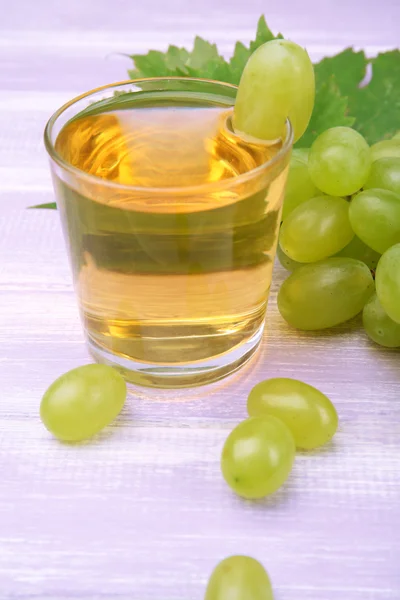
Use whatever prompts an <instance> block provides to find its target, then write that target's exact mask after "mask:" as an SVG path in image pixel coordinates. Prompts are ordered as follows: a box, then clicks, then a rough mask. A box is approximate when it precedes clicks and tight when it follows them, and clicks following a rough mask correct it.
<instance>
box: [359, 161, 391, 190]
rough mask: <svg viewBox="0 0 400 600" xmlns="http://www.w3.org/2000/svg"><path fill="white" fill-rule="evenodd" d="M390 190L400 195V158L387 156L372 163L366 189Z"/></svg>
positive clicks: (365, 185)
mask: <svg viewBox="0 0 400 600" xmlns="http://www.w3.org/2000/svg"><path fill="white" fill-rule="evenodd" d="M370 188H375V189H382V190H390V191H391V192H394V193H395V194H400V158H396V157H393V156H387V157H385V158H380V159H379V160H376V161H374V162H373V163H372V167H371V171H370V173H369V177H368V179H367V181H366V182H365V184H364V189H366V190H367V189H370Z"/></svg>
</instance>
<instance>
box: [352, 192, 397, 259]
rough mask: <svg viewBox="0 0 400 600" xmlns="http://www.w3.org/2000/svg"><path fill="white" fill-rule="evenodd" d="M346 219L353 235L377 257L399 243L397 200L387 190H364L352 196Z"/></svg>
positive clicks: (395, 196) (395, 195) (394, 195)
mask: <svg viewBox="0 0 400 600" xmlns="http://www.w3.org/2000/svg"><path fill="white" fill-rule="evenodd" d="M349 217H350V223H351V225H352V228H353V230H354V232H355V233H356V235H357V236H358V237H359V238H360V239H361V240H362V241H363V242H365V243H366V244H367V245H368V246H369V247H370V248H373V250H375V251H376V252H379V253H380V254H382V253H383V252H385V251H386V250H387V249H388V248H390V246H393V244H397V243H399V242H400V196H398V195H397V194H394V193H393V192H390V191H389V190H381V189H370V190H364V191H363V192H360V193H359V194H357V195H356V196H354V197H353V199H352V201H351V202H350V209H349Z"/></svg>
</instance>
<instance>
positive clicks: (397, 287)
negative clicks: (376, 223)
mask: <svg viewBox="0 0 400 600" xmlns="http://www.w3.org/2000/svg"><path fill="white" fill-rule="evenodd" d="M375 283H376V294H377V296H378V298H379V302H380V303H381V304H382V307H383V309H384V310H385V311H386V313H387V314H388V316H389V317H390V318H391V319H392V320H393V321H395V323H400V244H396V245H395V246H392V247H391V248H389V250H386V252H385V253H384V254H383V255H382V258H381V259H380V261H379V263H378V267H377V269H376V276H375Z"/></svg>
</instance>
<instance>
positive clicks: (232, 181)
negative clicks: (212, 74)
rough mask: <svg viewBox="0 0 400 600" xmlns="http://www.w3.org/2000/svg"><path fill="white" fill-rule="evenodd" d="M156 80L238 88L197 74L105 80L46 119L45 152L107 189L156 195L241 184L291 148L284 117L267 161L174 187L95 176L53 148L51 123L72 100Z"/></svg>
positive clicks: (194, 192)
mask: <svg viewBox="0 0 400 600" xmlns="http://www.w3.org/2000/svg"><path fill="white" fill-rule="evenodd" d="M157 81H160V82H161V81H164V82H166V81H181V82H198V83H208V84H212V85H216V86H220V87H223V88H230V89H236V90H237V86H236V85H233V84H231V83H225V82H224V81H216V80H214V79H206V78H204V79H203V78H199V77H143V78H140V79H125V80H123V81H117V82H115V83H108V84H106V85H102V86H99V87H97V88H93V89H91V90H89V91H87V92H84V93H83V94H80V95H79V96H75V97H74V98H72V99H71V100H69V101H68V102H66V103H64V104H63V105H62V106H60V108H58V109H57V110H56V111H55V112H54V113H53V114H52V116H51V117H50V118H49V120H48V121H47V123H46V126H45V129H44V144H45V148H46V151H47V153H48V155H49V156H50V158H51V159H52V160H53V161H54V162H55V163H57V165H58V166H59V167H61V168H62V169H64V170H65V171H67V172H69V173H70V174H71V175H73V176H75V177H79V178H81V179H83V180H85V181H86V182H88V183H89V184H95V185H100V184H101V185H102V186H105V187H107V188H110V189H114V190H115V191H125V192H127V191H128V192H129V191H130V192H139V193H143V192H146V194H158V195H171V194H174V195H182V194H185V195H195V194H198V193H199V192H210V191H211V192H212V191H220V190H221V189H222V190H225V189H229V188H231V187H234V186H236V185H240V184H242V183H248V182H249V181H251V180H252V179H255V178H257V177H258V176H260V175H261V174H262V173H263V172H264V171H267V170H269V169H270V168H271V167H273V166H274V165H276V164H278V163H279V162H280V160H281V159H282V158H283V157H284V156H285V155H286V154H287V152H288V151H289V150H290V148H291V146H292V143H293V129H292V125H291V123H290V120H289V119H286V136H285V140H284V141H283V144H282V147H281V148H280V149H279V150H278V152H277V153H276V154H275V155H274V156H273V157H272V158H271V159H269V160H267V161H266V162H264V163H262V164H261V165H258V166H257V167H255V168H254V169H250V170H249V171H246V172H245V173H241V174H240V175H237V176H236V177H230V178H227V179H222V180H220V181H211V182H207V183H201V184H196V185H189V186H176V187H175V186H171V187H166V186H165V187H149V186H138V185H129V184H124V183H118V182H115V181H109V180H107V179H103V178H102V177H97V175H91V174H89V173H86V172H85V171H83V170H81V169H78V168H77V167H74V166H73V165H72V164H71V163H69V162H68V161H66V160H65V159H64V158H63V157H62V156H61V155H60V154H59V153H58V152H57V151H56V149H55V145H54V144H53V142H52V139H51V135H52V132H53V127H54V125H55V124H56V122H57V120H58V118H59V117H60V116H61V115H62V114H63V113H64V112H65V111H66V110H67V109H68V108H70V107H71V106H73V105H74V104H77V103H78V102H79V101H81V100H83V99H84V98H88V97H89V96H92V95H94V94H96V93H97V92H102V91H103V90H108V89H111V88H115V87H121V86H125V85H132V84H133V85H135V84H138V83H144V82H157ZM232 108H233V105H232ZM235 135H236V134H235ZM242 139H243V138H242ZM251 139H253V140H254V141H256V142H257V143H258V144H261V145H262V144H263V140H259V139H256V138H249V141H251ZM266 145H269V142H268V144H267V142H266Z"/></svg>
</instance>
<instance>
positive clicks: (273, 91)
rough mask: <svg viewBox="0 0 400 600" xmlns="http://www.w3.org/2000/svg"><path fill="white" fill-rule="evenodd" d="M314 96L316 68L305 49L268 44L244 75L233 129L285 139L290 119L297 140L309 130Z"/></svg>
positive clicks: (285, 43)
mask: <svg viewBox="0 0 400 600" xmlns="http://www.w3.org/2000/svg"><path fill="white" fill-rule="evenodd" d="M314 96H315V78H314V67H313V65H312V63H311V61H310V58H309V56H308V54H307V52H306V51H305V50H304V48H301V47H300V46H298V45H297V44H295V43H293V42H290V41H289V40H282V39H278V40H272V41H270V42H266V43H265V44H263V45H262V46H260V47H259V48H257V50H256V51H255V52H254V53H253V54H252V55H251V56H250V58H249V60H248V61H247V64H246V66H245V68H244V71H243V73H242V77H241V80H240V83H239V88H238V92H237V96H236V102H235V108H234V114H233V127H234V129H235V131H237V133H239V134H240V133H242V134H243V133H244V134H247V135H249V136H253V137H255V138H258V139H262V140H275V139H278V138H280V137H282V134H283V132H284V128H285V122H286V119H287V118H289V119H290V122H291V124H292V127H293V131H294V141H296V140H298V139H299V138H300V137H301V136H302V135H303V133H304V131H305V130H306V128H307V125H308V122H309V120H310V117H311V113H312V110H313V107H314Z"/></svg>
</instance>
